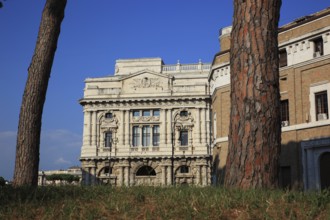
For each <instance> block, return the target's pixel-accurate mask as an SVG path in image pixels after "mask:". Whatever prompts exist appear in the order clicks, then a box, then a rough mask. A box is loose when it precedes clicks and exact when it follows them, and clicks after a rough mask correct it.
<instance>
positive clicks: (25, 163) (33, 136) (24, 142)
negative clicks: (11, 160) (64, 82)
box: [13, 0, 66, 186]
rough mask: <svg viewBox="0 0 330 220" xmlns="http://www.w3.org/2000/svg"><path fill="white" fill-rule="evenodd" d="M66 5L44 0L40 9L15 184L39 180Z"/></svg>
mask: <svg viewBox="0 0 330 220" xmlns="http://www.w3.org/2000/svg"><path fill="white" fill-rule="evenodd" d="M65 5H66V0H47V2H46V4H45V7H44V10H43V12H42V18H41V23H40V27H39V33H38V39H37V43H36V47H35V51H34V54H33V58H32V61H31V64H30V67H29V69H28V79H27V82H26V85H25V90H24V94H23V100H22V105H21V111H20V115H19V124H18V132H17V143H16V161H15V172H14V183H13V184H14V186H22V185H29V186H36V185H37V183H38V168H39V148H40V147H39V145H40V131H41V118H42V110H43V106H44V102H45V97H46V92H47V87H48V80H49V77H50V72H51V68H52V64H53V60H54V55H55V51H56V48H57V40H58V37H59V34H60V27H61V23H62V20H63V18H64V9H65Z"/></svg>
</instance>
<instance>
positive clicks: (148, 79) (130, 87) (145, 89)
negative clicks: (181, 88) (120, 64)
mask: <svg viewBox="0 0 330 220" xmlns="http://www.w3.org/2000/svg"><path fill="white" fill-rule="evenodd" d="M171 79H172V77H171V76H169V75H167V74H162V73H157V72H153V71H150V70H141V71H138V72H136V73H132V74H130V75H128V76H125V77H123V78H122V79H121V80H122V89H123V90H122V91H123V93H126V94H142V93H144V94H150V95H151V96H152V95H153V94H159V93H164V92H167V91H168V90H169V85H170V82H171Z"/></svg>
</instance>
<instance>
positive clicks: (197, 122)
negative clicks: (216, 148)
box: [195, 108, 201, 144]
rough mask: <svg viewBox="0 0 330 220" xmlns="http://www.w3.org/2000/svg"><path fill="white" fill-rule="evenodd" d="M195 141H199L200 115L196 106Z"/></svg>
mask: <svg viewBox="0 0 330 220" xmlns="http://www.w3.org/2000/svg"><path fill="white" fill-rule="evenodd" d="M195 140H196V143H199V144H200V143H201V116H200V109H199V108H196V128H195Z"/></svg>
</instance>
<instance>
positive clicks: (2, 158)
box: [0, 131, 16, 180]
mask: <svg viewBox="0 0 330 220" xmlns="http://www.w3.org/2000/svg"><path fill="white" fill-rule="evenodd" d="M0 150H1V153H0V176H2V177H4V178H5V179H7V180H11V179H12V177H13V174H14V165H15V151H16V131H1V132H0Z"/></svg>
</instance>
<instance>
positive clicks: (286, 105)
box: [281, 99, 289, 127]
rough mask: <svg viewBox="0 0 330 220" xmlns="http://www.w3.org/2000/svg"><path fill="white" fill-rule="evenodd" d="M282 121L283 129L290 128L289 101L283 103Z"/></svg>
mask: <svg viewBox="0 0 330 220" xmlns="http://www.w3.org/2000/svg"><path fill="white" fill-rule="evenodd" d="M281 121H282V127H284V126H289V100H287V99H286V100H282V101H281Z"/></svg>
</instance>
